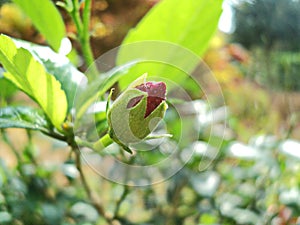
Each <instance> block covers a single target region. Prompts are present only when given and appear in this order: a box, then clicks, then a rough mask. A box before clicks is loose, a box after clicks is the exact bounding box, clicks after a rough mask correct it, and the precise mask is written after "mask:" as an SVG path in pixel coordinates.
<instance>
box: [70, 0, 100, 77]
mask: <svg viewBox="0 0 300 225" xmlns="http://www.w3.org/2000/svg"><path fill="white" fill-rule="evenodd" d="M91 3H92V1H91V0H85V3H84V4H85V5H84V9H83V15H82V19H81V17H80V5H79V3H78V0H73V11H72V12H71V13H70V15H71V17H72V19H73V22H74V23H75V26H76V29H77V33H78V41H79V43H80V46H81V50H82V55H83V58H84V60H85V63H86V66H87V67H90V68H89V76H90V78H91V79H94V78H95V77H96V76H97V75H98V70H97V67H96V66H95V64H94V56H93V52H92V47H91V44H90V34H89V26H90V17H91Z"/></svg>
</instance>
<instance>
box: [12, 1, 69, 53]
mask: <svg viewBox="0 0 300 225" xmlns="http://www.w3.org/2000/svg"><path fill="white" fill-rule="evenodd" d="M13 2H14V3H16V4H17V5H19V6H20V7H21V9H22V10H23V11H24V12H25V14H26V15H27V16H28V17H30V19H31V20H32V23H33V24H34V25H35V27H36V28H37V29H38V30H39V31H40V32H41V34H43V35H44V36H45V38H46V40H47V41H48V43H49V44H50V46H51V47H52V48H53V49H54V50H55V51H58V50H59V48H60V45H61V41H62V39H63V38H64V37H65V36H66V30H65V25H64V22H63V19H62V17H61V15H60V13H59V11H58V10H57V8H56V7H55V5H54V4H53V2H52V1H50V0H13Z"/></svg>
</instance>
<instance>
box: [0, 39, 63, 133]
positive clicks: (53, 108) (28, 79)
mask: <svg viewBox="0 0 300 225" xmlns="http://www.w3.org/2000/svg"><path fill="white" fill-rule="evenodd" d="M0 62H1V64H2V65H3V66H4V68H5V70H6V71H7V72H5V73H4V76H5V77H6V78H7V79H9V80H10V81H11V82H12V83H14V84H15V85H16V86H17V87H18V88H20V89H21V90H22V91H24V92H25V93H26V94H28V95H29V96H30V97H31V98H33V99H34V100H35V101H36V102H37V103H38V104H39V105H40V106H41V107H42V109H43V110H44V111H45V113H46V114H47V116H48V117H49V119H50V120H51V122H52V123H53V124H54V126H55V127H56V128H57V129H61V127H60V126H61V124H62V122H63V121H64V120H65V118H66V113H67V108H68V104H67V98H66V94H65V92H64V91H63V90H62V89H61V84H60V83H59V81H58V80H56V79H55V77H54V76H52V75H51V74H49V73H48V72H46V70H45V68H44V67H43V66H42V65H41V64H40V63H39V62H38V61H36V60H35V59H34V57H33V56H32V55H31V54H30V52H29V51H28V50H26V49H24V48H17V47H16V46H15V44H14V42H13V41H12V39H10V38H9V37H7V36H5V35H1V36H0Z"/></svg>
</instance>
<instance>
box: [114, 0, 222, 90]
mask: <svg viewBox="0 0 300 225" xmlns="http://www.w3.org/2000/svg"><path fill="white" fill-rule="evenodd" d="M221 12H222V0H214V1H207V0H197V1H195V0H186V1H182V0H163V1H161V2H160V3H158V4H157V5H156V6H155V7H153V8H152V10H150V11H149V13H148V14H147V15H146V16H145V17H144V18H143V19H142V20H141V22H140V23H139V24H138V25H137V27H136V28H134V29H132V30H131V31H130V32H129V33H128V35H127V36H126V38H125V39H124V41H123V45H122V46H121V50H120V52H119V54H118V59H117V64H118V65H122V64H123V63H126V62H127V61H130V60H134V59H138V58H141V59H145V60H147V63H144V64H139V65H137V66H135V67H134V68H133V69H131V70H130V76H126V77H124V79H122V80H121V86H122V87H126V86H127V85H128V84H129V83H130V82H131V81H132V80H134V79H136V78H137V77H138V76H140V74H143V73H146V72H147V73H149V76H153V75H155V76H163V77H166V78H168V79H171V80H176V81H181V82H183V81H184V80H185V79H186V77H187V74H189V73H191V72H192V71H193V70H194V69H195V67H196V66H197V65H198V64H199V61H200V60H199V56H201V55H202V54H203V53H204V52H205V50H206V48H207V46H208V43H209V40H210V39H211V37H212V35H213V34H214V32H215V31H216V29H217V25H218V20H219V16H220V15H221ZM158 41H159V42H158ZM162 41H163V42H162ZM132 43H135V44H132ZM172 43H173V44H172ZM128 44H129V45H128ZM141 49H142V51H141ZM150 61H152V62H150ZM166 63H167V64H168V65H166ZM182 77H183V78H184V79H183V78H182ZM181 78H182V79H181ZM180 79H181V80H180Z"/></svg>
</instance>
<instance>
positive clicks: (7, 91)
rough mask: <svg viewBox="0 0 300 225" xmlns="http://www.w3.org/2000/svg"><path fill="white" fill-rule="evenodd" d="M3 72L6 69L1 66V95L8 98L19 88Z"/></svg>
mask: <svg viewBox="0 0 300 225" xmlns="http://www.w3.org/2000/svg"><path fill="white" fill-rule="evenodd" d="M3 73H4V70H3V69H2V68H0V96H1V97H3V98H8V97H10V96H12V95H13V94H14V93H15V92H16V91H17V88H16V86H15V85H13V84H12V83H11V82H10V81H9V80H7V79H6V78H5V77H4V76H3Z"/></svg>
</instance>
